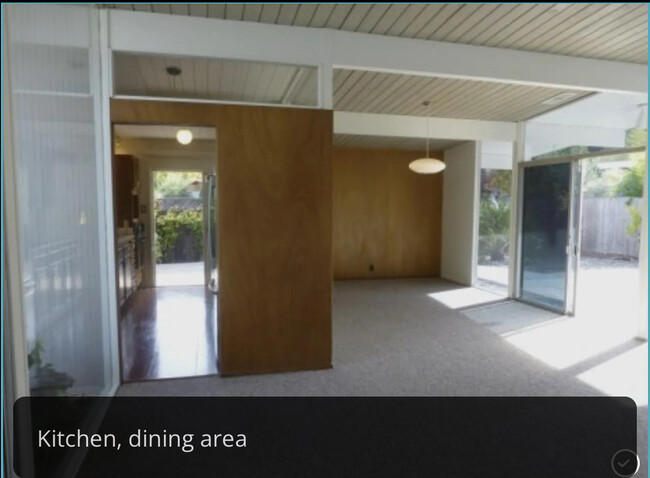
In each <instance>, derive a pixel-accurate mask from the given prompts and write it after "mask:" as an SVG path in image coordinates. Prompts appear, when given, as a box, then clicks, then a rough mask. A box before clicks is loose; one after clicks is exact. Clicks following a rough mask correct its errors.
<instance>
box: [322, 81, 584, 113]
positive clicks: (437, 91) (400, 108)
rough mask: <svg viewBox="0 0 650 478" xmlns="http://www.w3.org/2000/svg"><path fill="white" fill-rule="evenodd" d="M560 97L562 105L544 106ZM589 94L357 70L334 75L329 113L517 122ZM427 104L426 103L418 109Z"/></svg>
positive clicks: (557, 103) (558, 103)
mask: <svg viewBox="0 0 650 478" xmlns="http://www.w3.org/2000/svg"><path fill="white" fill-rule="evenodd" d="M560 94H566V98H565V99H564V100H562V101H559V102H556V103H553V104H546V103H545V102H546V101H548V100H549V99H551V98H554V97H556V96H558V95H560ZM589 94H590V93H589V92H584V91H575V90H564V89H558V88H546V87H537V86H524V85H513V84H506V83H496V82H489V81H474V80H457V79H450V78H436V77H424V76H412V75H400V74H395V73H380V72H370V71H360V70H336V71H335V73H334V109H335V110H337V111H353V112H360V113H378V114H393V115H410V116H413V115H414V116H435V117H440V118H462V119H480V120H493V121H521V120H524V119H528V118H531V117H533V116H536V115H538V114H541V113H544V112H546V111H550V110H552V109H554V108H557V107H558V106H561V105H563V104H567V103H570V102H572V101H575V100H577V99H579V98H582V97H584V96H587V95H589ZM425 101H429V102H430V105H429V106H427V107H424V106H422V103H423V102H425Z"/></svg>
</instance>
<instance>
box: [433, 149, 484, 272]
mask: <svg viewBox="0 0 650 478" xmlns="http://www.w3.org/2000/svg"><path fill="white" fill-rule="evenodd" d="M478 149H479V148H478V146H477V143H476V142H473V141H471V142H467V143H463V144H459V145H458V146H454V147H453V148H450V149H447V150H445V153H444V158H445V163H446V165H447V167H446V169H445V172H444V181H443V193H442V263H441V276H442V277H443V278H444V279H447V280H450V281H453V282H457V283H459V284H465V285H472V284H473V282H474V275H475V272H474V262H475V257H476V242H475V241H474V236H475V234H476V232H477V228H478V220H477V210H476V196H477V193H478V180H479V174H478V173H479V169H478V168H479V161H478V157H479V151H478Z"/></svg>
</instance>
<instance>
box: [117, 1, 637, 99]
mask: <svg viewBox="0 0 650 478" xmlns="http://www.w3.org/2000/svg"><path fill="white" fill-rule="evenodd" d="M170 32H173V34H170ZM109 38H110V47H111V49H113V50H115V51H124V52H139V53H154V54H166V55H187V56H198V57H211V58H228V59H237V60H250V61H268V62H278V63H288V64H295V65H311V66H319V67H321V69H327V68H332V67H334V68H345V69H360V70H370V71H386V72H397V73H402V74H412V75H424V76H440V77H448V78H461V79H472V80H484V81H496V82H503V83H514V84H524V85H535V86H549V87H559V88H568V89H577V90H587V91H602V92H635V93H647V91H648V80H647V78H648V71H647V66H646V65H639V64H634V63H625V62H615V61H607V60H594V59H587V58H577V57H568V56H562V55H552V54H546V53H536V52H528V51H520V50H511V49H505V48H493V47H483V46H474V45H462V44H456V43H448V42H438V41H430V40H417V39H410V38H398V37H392V36H383V35H371V34H365V33H355V32H345V31H341V30H329V29H323V28H307V27H296V26H285V25H269V24H263V23H251V22H241V21H232V20H218V19H213V18H198V17H190V16H182V15H165V14H157V13H148V12H131V11H125V10H111V11H110V14H109Z"/></svg>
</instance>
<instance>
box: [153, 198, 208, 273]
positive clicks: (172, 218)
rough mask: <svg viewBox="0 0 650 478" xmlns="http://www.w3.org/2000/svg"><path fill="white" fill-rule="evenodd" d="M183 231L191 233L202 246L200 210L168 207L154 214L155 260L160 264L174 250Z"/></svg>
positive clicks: (201, 215) (201, 216)
mask: <svg viewBox="0 0 650 478" xmlns="http://www.w3.org/2000/svg"><path fill="white" fill-rule="evenodd" d="M183 233H189V234H191V235H192V236H193V237H194V238H195V239H196V243H197V245H198V246H197V247H199V248H200V250H199V253H200V252H201V250H202V246H203V242H202V239H203V213H202V211H201V210H192V209H169V210H168V211H167V212H166V213H165V212H161V211H158V212H157V214H156V262H157V263H158V264H160V263H161V262H163V260H164V259H166V258H169V257H170V255H171V254H172V253H173V251H174V247H175V246H176V241H177V240H178V238H179V236H180V235H181V234H183Z"/></svg>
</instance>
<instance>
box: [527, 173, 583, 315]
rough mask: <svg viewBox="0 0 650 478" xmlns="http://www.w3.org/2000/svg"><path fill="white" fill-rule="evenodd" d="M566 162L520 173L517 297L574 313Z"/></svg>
mask: <svg viewBox="0 0 650 478" xmlns="http://www.w3.org/2000/svg"><path fill="white" fill-rule="evenodd" d="M573 176H574V175H573V174H572V164H571V163H570V162H563V163H554V164H545V165H535V166H532V165H531V166H527V167H524V168H523V204H522V222H521V261H520V278H521V282H520V294H519V298H520V299H522V300H523V301H526V302H530V303H533V304H536V305H540V306H542V307H545V308H549V309H552V310H556V311H559V312H562V313H572V303H573V301H572V300H569V298H570V297H571V295H572V291H573V282H572V281H573V280H574V278H575V275H574V271H573V261H569V258H570V257H573V251H572V247H571V244H572V242H573V238H574V237H575V235H574V234H573V232H572V225H573V218H574V214H573V213H572V207H573V204H574V201H573V200H572V198H573V197H574V191H575V184H573V183H572V178H573Z"/></svg>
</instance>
